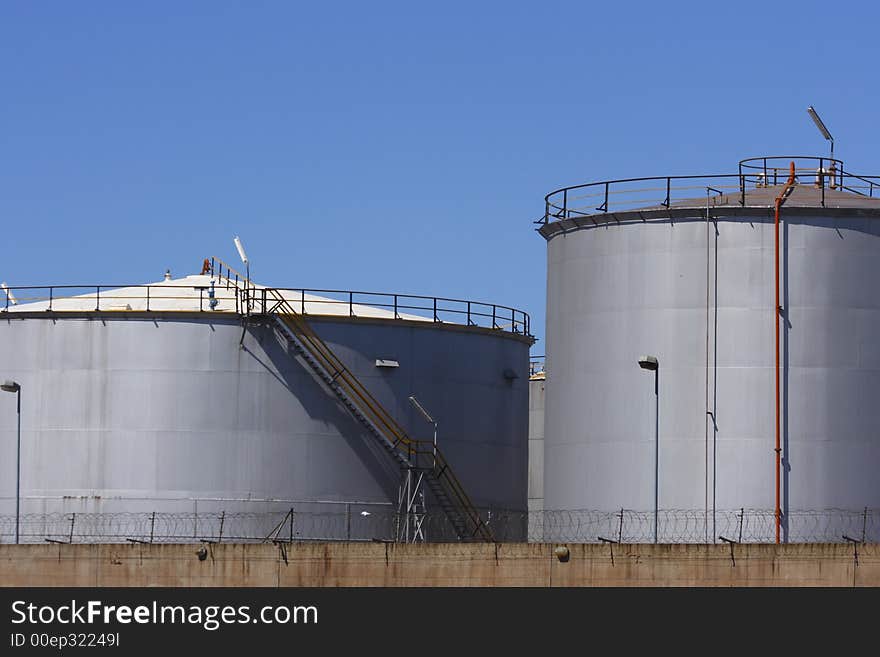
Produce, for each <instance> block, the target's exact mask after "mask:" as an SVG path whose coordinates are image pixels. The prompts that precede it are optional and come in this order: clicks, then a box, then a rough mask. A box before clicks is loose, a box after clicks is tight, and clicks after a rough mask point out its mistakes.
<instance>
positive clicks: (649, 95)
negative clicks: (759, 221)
mask: <svg viewBox="0 0 880 657" xmlns="http://www.w3.org/2000/svg"><path fill="white" fill-rule="evenodd" d="M878 19H880V6H878V5H877V4H876V3H868V2H856V3H851V4H849V5H839V4H835V3H830V2H816V3H811V2H798V3H782V2H737V3H725V6H723V7H722V6H720V5H719V6H715V5H714V4H711V3H710V4H707V3H696V2H679V3H676V2H670V3H647V2H616V3H582V2H569V3H566V2H541V3H509V2H507V3H476V2H467V3H464V2H444V3H434V4H432V5H430V6H429V5H426V4H425V3H414V2H399V3H397V2H395V3H388V2H373V3H331V2H327V3H294V2H220V1H215V2H161V1H156V2H149V3H120V2H75V3H74V2H30V1H23V0H22V1H18V2H14V1H11V0H10V1H7V2H4V3H2V4H0V89H2V91H3V102H2V103H0V153H2V156H0V217H2V221H3V232H2V236H3V238H2V239H3V243H4V248H3V251H2V254H3V255H2V263H0V280H6V281H7V282H9V283H10V284H12V285H27V284H48V283H58V284H63V283H71V284H72V283H84V284H92V283H134V282H146V281H152V280H157V279H159V278H161V274H162V272H163V271H164V270H165V269H166V268H170V269H171V270H172V272H173V273H174V274H175V275H183V274H187V273H196V272H197V270H198V268H199V264H200V263H201V260H202V258H204V257H205V256H208V255H212V254H214V255H218V256H220V257H225V258H226V259H227V260H229V261H231V262H233V261H234V260H235V250H234V247H233V245H232V237H233V236H234V235H236V234H239V235H240V236H241V238H242V240H243V242H244V243H245V246H246V247H247V250H248V253H249V256H250V258H251V260H252V270H253V273H254V277H255V278H256V279H257V280H259V281H260V282H262V283H265V284H268V285H278V286H290V287H303V286H304V287H311V288H342V289H348V288H355V289H361V290H371V291H389V292H402V293H405V292H409V293H416V294H429V295H434V294H436V295H441V296H450V297H459V298H473V299H477V300H488V301H494V302H497V303H501V304H506V305H512V306H516V307H518V308H522V309H524V310H526V311H528V312H529V313H531V314H532V316H533V328H534V332H535V333H536V334H537V335H538V336H539V337H540V338H543V335H544V328H543V322H544V304H545V281H546V271H545V267H546V259H545V246H544V242H543V240H542V239H541V238H540V236H538V235H537V234H536V233H535V232H534V231H533V226H532V225H531V223H530V222H531V221H532V220H533V219H536V218H537V217H538V216H539V215H540V214H541V212H542V205H543V200H542V199H543V196H544V194H545V193H547V192H548V191H550V190H552V189H555V188H557V187H560V186H563V185H566V184H574V183H578V182H586V181H591V180H602V179H608V178H621V177H635V176H648V175H667V174H691V173H723V172H733V171H735V170H736V163H737V161H738V160H739V159H741V158H744V157H750V156H755V155H764V154H814V153H815V154H824V153H825V152H827V146H826V143H825V142H824V141H823V140H822V138H821V136H820V135H819V133H818V132H817V131H816V129H815V127H814V126H813V125H812V123H811V122H810V120H809V117H808V116H807V114H806V112H805V108H806V107H807V105H810V104H812V105H815V107H816V108H817V109H818V110H819V112H820V114H821V115H822V116H823V118H824V119H825V121H826V123H827V124H828V126H829V128H830V129H831V131H832V133H833V134H834V136H835V140H836V153H837V154H838V155H839V156H840V157H841V158H842V159H844V160H845V161H846V163H847V168H848V169H849V170H852V171H855V172H859V173H873V174H878V173H880V166H878V162H877V157H876V153H877V150H878V149H877V141H878V138H880V137H878V130H877V122H876V117H877V96H878V94H877V92H876V91H875V90H876V87H877V70H878V62H880V57H878V54H880V53H878V47H877V36H876V26H877V25H878ZM533 351H534V352H535V353H542V352H543V343H542V342H539V343H538V344H537V345H536V346H535V348H534V350H533Z"/></svg>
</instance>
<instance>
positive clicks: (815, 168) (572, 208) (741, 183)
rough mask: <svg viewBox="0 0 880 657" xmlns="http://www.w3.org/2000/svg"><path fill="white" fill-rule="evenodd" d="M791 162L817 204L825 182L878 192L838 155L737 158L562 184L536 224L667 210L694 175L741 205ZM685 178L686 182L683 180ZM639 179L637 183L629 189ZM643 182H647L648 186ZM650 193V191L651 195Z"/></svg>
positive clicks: (872, 180)
mask: <svg viewBox="0 0 880 657" xmlns="http://www.w3.org/2000/svg"><path fill="white" fill-rule="evenodd" d="M792 161H794V162H795V163H796V171H797V172H798V173H800V174H806V175H815V176H816V181H815V182H816V185H817V186H818V187H819V188H820V190H821V204H822V205H823V206H824V203H825V189H826V187H828V188H831V189H842V190H847V191H850V192H853V193H856V194H859V195H861V196H866V197H870V198H873V197H874V188H875V187H876V188H878V191H880V176H861V175H856V174H853V173H850V172H848V171H846V170H845V167H844V163H843V161H842V160H839V159H836V158H829V157H815V156H806V155H793V156H792V155H768V156H765V157H756V158H747V159H745V160H741V161H740V162H739V166H738V172H737V173H723V174H700V175H686V176H647V177H640V178H620V179H618V180H602V181H598V182H589V183H583V184H580V185H570V186H568V187H560V188H559V189H556V190H553V191H552V192H550V193H549V194H547V195H546V196H545V197H544V215H543V216H542V217H541V218H540V219H538V220H537V221H535V222H534V223H536V224H541V225H546V224H548V223H550V222H551V221H561V220H565V219H570V218H573V217H590V216H601V215H603V214H606V213H608V212H620V211H624V210H635V209H640V208H645V207H649V206H646V204H653V205H655V206H656V207H665V208H667V209H668V208H669V207H670V206H671V205H672V204H673V203H675V202H679V201H683V200H689V198H693V196H685V195H683V194H682V192H693V191H695V190H697V189H702V186H694V185H693V181H697V180H702V181H704V182H705V183H706V185H705V186H706V187H712V188H715V192H716V197H718V196H733V195H734V194H736V195H737V196H738V197H739V198H738V203H739V205H741V206H744V205H745V203H746V192H747V191H748V190H750V189H760V188H763V187H769V186H773V185H781V184H783V183H784V182H785V180H786V179H787V177H788V173H789V168H790V164H789V163H790V162H792ZM777 162H778V163H779V164H778V166H777ZM783 162H784V166H783V165H782V163H783ZM847 181H860V182H861V183H866V184H867V187H865V185H858V184H853V185H847V184H846V183H847ZM688 182H689V183H690V184H686V183H688ZM637 183H641V184H640V185H639V186H638V187H636V188H633V186H634V185H635V184H637ZM644 183H648V185H646V184H644ZM725 183H727V184H725ZM859 187H861V188H866V189H867V193H864V192H862V191H859V189H858V188H859ZM719 188H721V189H719ZM725 188H726V189H729V190H731V192H733V193H731V194H726V193H724V192H723V191H722V190H723V189H725ZM578 190H586V191H585V192H582V193H579V194H577V195H575V194H573V192H577V191H578ZM734 190H735V191H734ZM651 194H654V195H653V196H651ZM591 198H592V199H595V201H594V202H593V203H592V204H590V205H587V206H584V205H577V204H574V203H573V202H574V201H578V200H586V199H591ZM596 203H598V205H596ZM594 206H595V207H594Z"/></svg>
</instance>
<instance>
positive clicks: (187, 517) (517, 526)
mask: <svg viewBox="0 0 880 657" xmlns="http://www.w3.org/2000/svg"><path fill="white" fill-rule="evenodd" d="M312 506H314V505H312ZM481 517H482V518H483V521H484V522H486V523H487V524H488V526H489V527H490V529H491V530H492V533H493V536H494V537H495V540H496V541H498V542H502V543H503V542H524V541H528V542H552V541H556V542H570V543H599V542H618V543H651V542H654V539H655V518H654V512H653V511H637V510H629V509H621V510H619V511H596V510H584V509H581V510H570V511H531V512H521V511H503V510H501V511H499V510H490V509H484V510H481ZM405 520H406V518H405V516H403V515H401V514H398V513H397V512H396V511H395V510H394V509H391V508H388V507H380V508H376V509H374V510H372V511H364V510H361V511H352V510H350V509H349V510H345V511H339V510H333V511H314V510H308V511H302V512H299V511H296V509H295V508H294V509H292V510H288V511H267V512H233V513H226V512H225V511H220V512H216V513H164V512H144V513H41V514H24V515H21V516H20V517H19V519H18V527H17V528H18V534H19V542H21V543H45V542H50V543H126V542H132V543H199V542H205V541H208V542H224V541H226V542H272V541H275V542H277V541H282V542H293V541H383V542H385V541H395V540H397V538H399V537H400V536H401V525H402V523H403V522H404V521H405ZM410 520H411V521H415V522H416V523H417V524H418V527H419V533H418V534H417V537H418V538H420V539H424V540H426V541H428V542H457V541H458V540H459V538H458V536H457V535H456V532H455V530H454V528H453V527H452V525H451V523H450V521H449V520H448V518H447V517H446V516H445V514H443V513H441V512H434V513H425V514H422V515H419V516H418V517H417V518H412V517H411V518H410ZM775 532H776V516H775V512H774V511H773V510H772V509H737V510H723V511H716V512H714V513H712V512H710V513H708V514H706V513H705V512H703V511H696V510H686V509H663V510H660V511H659V513H658V514H657V518H656V540H657V542H660V543H715V542H718V541H720V540H727V541H734V542H737V543H772V542H774V541H775ZM15 536H16V516H14V515H9V514H6V515H0V543H13V542H15ZM781 536H782V540H783V542H786V543H842V542H847V541H856V542H862V543H865V542H867V543H878V542H880V509H871V508H863V509H861V510H846V509H824V510H806V511H791V512H789V513H788V514H785V515H784V516H783V517H782V522H781Z"/></svg>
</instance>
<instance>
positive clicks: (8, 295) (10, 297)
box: [0, 283, 18, 306]
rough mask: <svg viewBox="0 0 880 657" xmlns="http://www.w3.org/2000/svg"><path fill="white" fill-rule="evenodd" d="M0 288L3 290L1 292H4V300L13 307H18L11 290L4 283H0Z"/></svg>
mask: <svg viewBox="0 0 880 657" xmlns="http://www.w3.org/2000/svg"><path fill="white" fill-rule="evenodd" d="M0 288H3V291H4V292H6V298H7V299H8V300H9V303H11V304H12V305H13V306H16V305H18V299H16V298H15V295H14V294H13V293H12V290H10V289H9V286H7V285H6V283H0Z"/></svg>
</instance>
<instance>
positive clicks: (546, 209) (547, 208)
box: [544, 198, 550, 226]
mask: <svg viewBox="0 0 880 657" xmlns="http://www.w3.org/2000/svg"><path fill="white" fill-rule="evenodd" d="M549 217H550V201H548V200H547V199H546V198H545V199H544V225H545V226H546V225H547V222H548V221H550V218H549Z"/></svg>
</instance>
